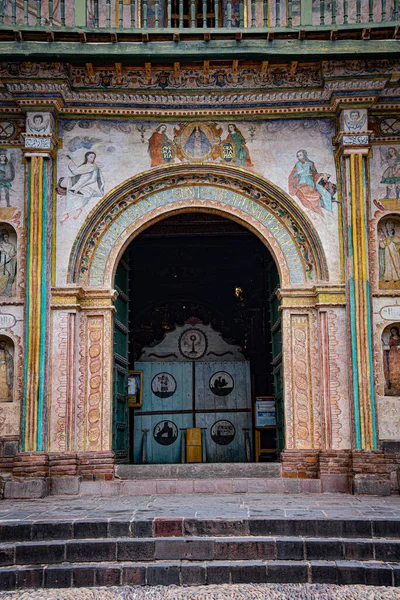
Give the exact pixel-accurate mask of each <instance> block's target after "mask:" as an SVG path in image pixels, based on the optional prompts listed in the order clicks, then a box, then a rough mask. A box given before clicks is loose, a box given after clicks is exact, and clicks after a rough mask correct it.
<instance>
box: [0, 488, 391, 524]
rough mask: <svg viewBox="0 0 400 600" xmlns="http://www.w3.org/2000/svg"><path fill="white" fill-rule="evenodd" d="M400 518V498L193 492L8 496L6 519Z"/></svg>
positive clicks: (2, 511)
mask: <svg viewBox="0 0 400 600" xmlns="http://www.w3.org/2000/svg"><path fill="white" fill-rule="evenodd" d="M274 516H276V517H289V518H296V517H299V518H308V519H312V518H317V519H324V518H329V519H372V518H374V519H377V518H383V519H384V518H392V519H393V518H399V519H400V496H388V497H378V496H350V495H347V494H285V495H280V494H250V493H248V494H242V495H241V494H224V495H216V494H212V495H208V494H190V495H178V494H176V495H158V496H116V497H113V496H111V497H110V496H107V497H106V496H57V497H54V496H53V497H51V496H50V497H47V498H42V499H40V500H2V501H1V502H0V522H1V521H11V520H22V521H33V520H34V521H38V520H45V521H49V520H58V521H59V520H63V519H66V520H70V519H96V518H101V519H106V518H109V519H121V520H123V519H132V518H135V519H139V520H145V519H153V518H155V517H184V518H190V517H192V518H197V519H218V518H224V519H246V518H255V517H268V518H271V517H274Z"/></svg>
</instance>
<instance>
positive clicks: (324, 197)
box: [289, 150, 336, 216]
mask: <svg viewBox="0 0 400 600" xmlns="http://www.w3.org/2000/svg"><path fill="white" fill-rule="evenodd" d="M296 156H297V159H298V161H297V163H296V164H295V166H294V167H293V169H292V172H291V173H290V175H289V193H290V194H291V195H292V196H297V197H298V199H299V200H300V202H301V203H302V204H303V206H305V207H306V208H310V209H311V210H312V211H314V212H315V213H317V214H319V215H321V216H323V212H322V209H323V208H324V209H325V210H327V211H329V212H332V199H333V196H334V195H335V193H336V186H335V184H333V183H331V182H330V181H329V179H330V175H328V173H318V172H317V169H316V167H315V164H314V163H313V161H312V160H310V159H309V158H308V155H307V151H306V150H299V151H298V152H297V154H296Z"/></svg>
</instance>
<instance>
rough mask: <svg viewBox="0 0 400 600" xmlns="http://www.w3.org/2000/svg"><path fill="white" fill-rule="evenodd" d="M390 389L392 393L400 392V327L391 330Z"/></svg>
mask: <svg viewBox="0 0 400 600" xmlns="http://www.w3.org/2000/svg"><path fill="white" fill-rule="evenodd" d="M387 361H388V379H389V381H388V388H389V390H390V392H391V393H393V392H396V391H397V392H398V391H399V390H400V335H399V328H398V327H391V328H390V338H389V352H388V358H387Z"/></svg>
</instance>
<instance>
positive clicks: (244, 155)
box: [225, 123, 253, 167]
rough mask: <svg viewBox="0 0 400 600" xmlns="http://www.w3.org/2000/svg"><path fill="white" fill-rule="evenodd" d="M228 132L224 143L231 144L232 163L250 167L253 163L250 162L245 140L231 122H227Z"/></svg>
mask: <svg viewBox="0 0 400 600" xmlns="http://www.w3.org/2000/svg"><path fill="white" fill-rule="evenodd" d="M228 132H229V133H228V136H227V138H226V140H225V143H230V144H232V147H233V149H234V159H233V163H234V164H235V165H239V166H241V167H252V166H253V163H252V162H251V158H250V152H249V149H248V148H247V146H246V140H245V139H244V137H243V135H242V134H241V132H240V131H239V129H238V128H237V127H236V125H234V124H233V123H229V125H228Z"/></svg>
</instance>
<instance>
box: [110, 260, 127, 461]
mask: <svg viewBox="0 0 400 600" xmlns="http://www.w3.org/2000/svg"><path fill="white" fill-rule="evenodd" d="M114 287H115V289H116V290H117V292H118V297H117V299H116V301H115V309H116V312H115V314H114V340H113V341H114V348H113V359H114V361H113V362H114V369H113V376H114V380H113V391H114V393H113V424H112V448H113V451H114V452H115V456H116V461H117V462H118V463H125V462H128V458H129V426H128V416H129V415H128V369H129V357H128V349H129V266H128V263H127V261H126V256H125V255H124V256H123V257H122V259H121V260H120V262H119V265H118V267H117V271H116V274H115V281H114Z"/></svg>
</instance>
